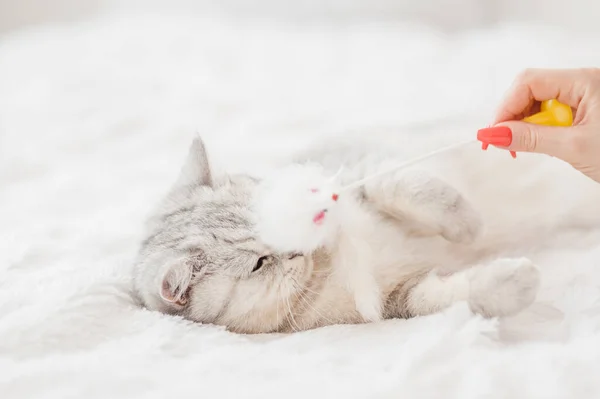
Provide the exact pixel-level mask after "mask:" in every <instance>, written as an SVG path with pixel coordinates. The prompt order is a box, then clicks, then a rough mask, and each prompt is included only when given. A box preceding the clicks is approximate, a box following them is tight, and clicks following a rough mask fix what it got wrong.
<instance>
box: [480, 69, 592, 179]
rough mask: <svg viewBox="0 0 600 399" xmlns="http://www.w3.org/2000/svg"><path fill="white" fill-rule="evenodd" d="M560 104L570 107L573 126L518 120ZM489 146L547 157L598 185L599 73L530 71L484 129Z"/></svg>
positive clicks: (515, 86)
mask: <svg viewBox="0 0 600 399" xmlns="http://www.w3.org/2000/svg"><path fill="white" fill-rule="evenodd" d="M551 99H557V100H558V101H559V102H561V103H563V104H567V105H569V106H571V108H572V109H573V112H574V120H573V126H569V127H554V126H541V125H534V124H531V123H525V122H521V121H520V120H521V119H523V118H525V117H527V116H529V115H532V114H534V113H536V112H538V111H539V107H540V102H541V101H545V100H551ZM482 134H487V135H489V136H492V137H493V138H494V139H493V141H490V144H492V145H495V146H497V147H499V148H504V149H507V150H510V151H524V152H536V153H543V154H547V155H550V156H553V157H556V158H559V159H562V160H563V161H565V162H568V163H569V164H571V165H572V166H573V167H574V168H576V169H577V170H579V171H580V172H582V173H584V174H585V175H587V176H589V177H590V178H592V179H594V180H595V181H597V182H600V69H597V68H591V69H562V70H560V69H528V70H526V71H524V72H523V73H521V75H519V77H518V78H517V79H516V80H515V82H514V84H513V86H512V88H511V89H510V90H509V92H508V93H507V95H506V97H505V99H504V101H503V102H502V104H501V106H500V107H499V109H498V112H497V114H496V118H495V120H494V124H493V126H492V127H490V128H487V129H481V130H480V131H479V133H478V136H480V135H482Z"/></svg>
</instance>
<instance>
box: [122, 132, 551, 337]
mask: <svg viewBox="0 0 600 399" xmlns="http://www.w3.org/2000/svg"><path fill="white" fill-rule="evenodd" d="M394 161H395V160H394V157H393V155H390V156H387V155H386V156H384V155H382V152H381V151H371V150H369V149H368V148H366V147H363V146H361V145H359V144H352V143H351V144H347V145H342V143H335V145H332V146H327V145H324V144H323V145H320V146H319V148H317V149H312V150H309V151H307V152H305V153H303V154H299V155H298V156H297V157H295V158H294V159H292V160H291V162H293V163H297V164H299V165H302V164H305V163H308V162H311V163H314V162H318V163H319V164H320V165H321V166H322V167H323V168H324V169H325V170H328V171H331V172H332V174H333V173H334V172H335V171H338V170H339V168H340V166H341V165H343V166H344V169H343V173H342V175H341V177H340V178H341V180H342V182H344V183H348V182H352V181H357V180H359V179H361V178H363V177H365V176H367V175H369V174H371V173H373V172H375V171H376V170H378V169H379V168H384V167H386V166H387V165H389V164H390V163H392V162H394ZM260 181H261V180H260V179H259V178H256V177H253V176H249V175H245V174H230V175H229V174H217V173H215V171H213V170H212V169H211V166H210V162H209V158H208V155H207V152H206V148H205V145H204V143H203V141H202V139H201V138H200V137H198V138H196V139H195V140H194V142H193V143H192V145H191V147H190V149H189V153H188V156H187V160H186V161H185V163H184V165H183V168H182V171H181V175H180V177H179V179H178V180H177V182H176V183H175V185H174V186H173V187H172V188H171V190H170V192H169V193H168V194H167V195H166V198H164V199H163V201H162V203H161V204H160V205H159V206H158V208H157V209H156V211H155V212H154V214H153V215H152V216H151V217H150V218H149V220H148V224H147V226H146V232H145V236H144V240H143V242H142V244H141V246H140V249H139V253H138V257H137V259H136V262H135V266H134V276H133V284H134V291H135V292H136V294H137V296H138V297H139V299H140V301H141V303H142V304H143V306H145V307H147V308H148V309H151V310H156V311H159V312H163V313H166V314H174V315H180V316H182V317H184V318H186V319H189V320H192V321H196V322H200V323H205V324H215V325H219V326H224V327H226V328H227V329H228V330H230V331H232V332H237V333H271V332H294V331H302V330H308V329H314V328H318V327H321V326H326V325H331V324H357V323H365V322H373V321H377V320H381V319H387V318H410V317H416V316H425V315H429V314H432V313H435V312H439V311H442V310H444V309H446V308H448V307H449V306H451V305H453V304H455V303H457V302H460V301H465V302H466V303H467V304H468V305H469V307H470V309H471V310H472V311H473V312H474V313H477V314H480V315H483V316H484V317H502V316H510V315H514V314H516V313H518V312H520V311H522V310H523V309H525V308H527V307H528V306H529V305H531V304H532V303H533V302H534V300H535V298H536V295H537V291H538V289H539V285H540V271H539V268H538V267H537V266H536V265H535V264H533V263H532V262H531V261H530V260H528V259H526V258H500V259H492V260H489V261H485V262H481V263H475V264H468V262H469V261H468V260H465V259H463V260H462V261H461V258H460V257H457V256H455V254H454V252H455V251H456V248H459V249H460V248H463V249H464V248H467V249H468V247H469V245H470V244H471V243H472V242H473V241H474V240H476V239H477V237H478V236H479V234H480V232H481V230H482V221H481V218H480V217H479V214H478V213H477V212H476V211H475V210H474V208H473V207H472V206H471V205H470V203H469V202H468V200H467V199H466V198H464V197H463V196H462V195H461V194H460V193H459V192H458V191H457V190H455V189H454V188H453V187H452V186H450V185H448V184H447V183H445V182H444V181H442V180H441V179H439V178H436V177H435V176H432V175H429V174H426V173H424V172H420V171H414V170H405V171H398V172H394V173H391V174H387V175H384V176H382V177H381V178H378V179H374V180H372V181H369V182H368V183H366V184H365V185H364V186H363V187H360V188H357V189H356V190H355V191H354V192H353V193H352V194H353V198H354V199H355V201H356V204H357V205H358V206H357V207H356V208H355V212H352V213H349V214H345V215H343V217H344V219H345V220H347V223H345V226H346V227H345V231H344V232H343V234H341V236H340V239H339V240H338V241H337V242H336V245H334V246H333V247H327V248H319V249H317V250H315V251H314V252H312V253H300V252H286V253H276V252H273V251H272V250H270V248H269V247H268V246H267V245H265V244H264V243H262V242H261V241H260V239H258V237H257V234H256V231H255V224H256V214H255V212H254V210H253V207H252V201H253V198H254V196H255V192H256V190H257V187H258V186H259V184H260ZM453 254H454V255H453ZM461 262H466V264H462V263H461ZM361 265H368V266H369V268H370V270H372V281H370V282H368V283H367V284H361V282H360V281H353V282H352V281H350V282H349V281H348V278H349V275H348V270H352V269H353V268H359V267H361ZM363 298H366V300H365V301H361V300H362V299H363ZM354 299H357V301H356V302H355V301H354ZM361 303H366V304H368V305H367V306H366V307H363V308H362V309H361V306H360V304H361Z"/></svg>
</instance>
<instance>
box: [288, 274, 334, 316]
mask: <svg viewBox="0 0 600 399" xmlns="http://www.w3.org/2000/svg"><path fill="white" fill-rule="evenodd" d="M292 281H293V282H294V283H295V284H296V285H297V289H298V291H297V292H298V293H299V294H300V299H302V301H303V302H304V303H305V304H306V306H308V307H309V308H310V309H311V310H313V311H314V312H315V313H316V314H318V315H319V316H320V317H321V318H323V319H324V320H325V321H326V322H328V323H329V324H334V323H333V322H332V321H331V320H330V319H329V318H327V317H325V316H324V315H323V314H322V313H321V312H319V311H318V310H317V308H315V307H314V306H313V305H312V304H311V303H310V300H309V299H308V298H307V297H306V296H305V295H304V294H303V290H308V291H310V292H312V293H314V294H317V293H316V292H314V291H312V290H310V289H309V288H308V287H301V286H300V285H299V283H298V281H296V279H294V278H292ZM317 295H318V294H317Z"/></svg>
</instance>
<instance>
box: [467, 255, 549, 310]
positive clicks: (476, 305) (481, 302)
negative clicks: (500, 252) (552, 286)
mask: <svg viewBox="0 0 600 399" xmlns="http://www.w3.org/2000/svg"><path fill="white" fill-rule="evenodd" d="M469 280H470V287H469V306H470V308H471V310H472V311H473V312H475V313H479V314H481V315H483V316H486V317H501V316H512V315H514V314H516V313H518V312H520V311H522V310H523V309H525V308H527V307H528V306H530V305H531V304H532V303H533V302H534V301H535V297H536V295H537V292H538V290H539V287H540V271H539V269H538V267H537V266H536V265H535V264H533V262H531V261H530V260H529V259H526V258H518V259H498V260H496V261H494V262H492V263H490V264H488V265H485V266H479V267H477V268H475V269H473V270H472V274H471V276H470V279H469Z"/></svg>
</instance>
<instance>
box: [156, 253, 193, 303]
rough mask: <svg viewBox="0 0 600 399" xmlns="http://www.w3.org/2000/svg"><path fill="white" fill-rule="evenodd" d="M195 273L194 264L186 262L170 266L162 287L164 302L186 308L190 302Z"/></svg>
mask: <svg viewBox="0 0 600 399" xmlns="http://www.w3.org/2000/svg"><path fill="white" fill-rule="evenodd" d="M193 271H194V267H193V264H192V262H188V261H186V260H179V261H176V262H173V263H172V264H170V265H169V267H168V268H167V271H166V273H165V274H164V275H163V278H162V281H161V285H160V297H161V298H162V299H163V301H165V302H168V303H171V304H176V305H179V306H184V305H185V304H186V303H187V302H188V300H189V288H190V283H191V282H192V274H193Z"/></svg>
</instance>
